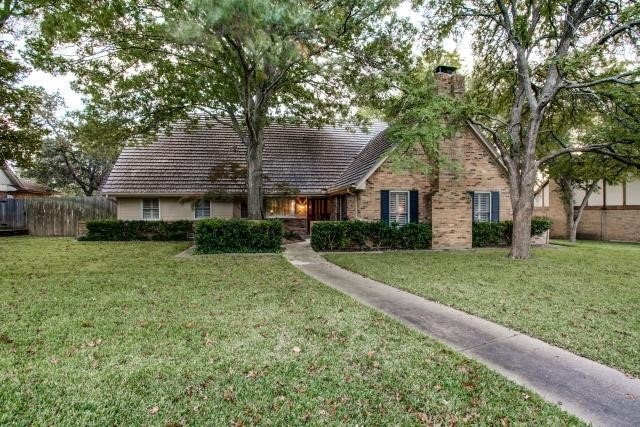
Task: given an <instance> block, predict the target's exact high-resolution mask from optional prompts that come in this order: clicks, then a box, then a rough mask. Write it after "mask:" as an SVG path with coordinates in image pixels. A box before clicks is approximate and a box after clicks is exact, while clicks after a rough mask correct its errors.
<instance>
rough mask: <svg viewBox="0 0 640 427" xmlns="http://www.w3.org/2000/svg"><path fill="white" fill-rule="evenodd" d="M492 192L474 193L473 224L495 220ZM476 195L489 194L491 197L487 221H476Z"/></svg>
mask: <svg viewBox="0 0 640 427" xmlns="http://www.w3.org/2000/svg"><path fill="white" fill-rule="evenodd" d="M491 193H492V192H491V191H474V192H473V200H472V201H471V203H472V209H473V222H491V218H493V200H492V197H491ZM476 194H487V195H489V203H488V204H487V205H488V206H489V219H488V220H486V221H481V220H476V218H475V217H476V215H475V214H476V212H477V210H476V206H475V205H476Z"/></svg>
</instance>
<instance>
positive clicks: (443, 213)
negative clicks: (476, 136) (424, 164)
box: [431, 138, 472, 249]
mask: <svg viewBox="0 0 640 427" xmlns="http://www.w3.org/2000/svg"><path fill="white" fill-rule="evenodd" d="M463 142H464V139H462V138H453V139H448V140H444V141H442V142H441V143H440V151H441V153H442V154H443V155H445V156H446V157H447V158H449V159H450V160H452V161H455V162H458V164H459V165H460V166H462V167H463V160H464V147H463V146H462V143H463ZM471 208H472V206H471V198H470V197H469V193H468V192H467V189H466V185H465V180H464V172H463V171H457V172H456V171H452V170H449V168H447V167H440V170H439V172H438V183H437V191H436V192H435V193H434V194H433V196H432V199H431V225H432V227H433V241H432V248H433V249H466V248H470V247H471V242H472V240H471V233H472V230H471V223H472V218H471V215H472V212H471Z"/></svg>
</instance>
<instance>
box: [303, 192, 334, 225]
mask: <svg viewBox="0 0 640 427" xmlns="http://www.w3.org/2000/svg"><path fill="white" fill-rule="evenodd" d="M330 219H331V214H330V213H329V199H327V198H323V199H308V202H307V231H309V230H310V229H311V222H312V221H328V220H330Z"/></svg>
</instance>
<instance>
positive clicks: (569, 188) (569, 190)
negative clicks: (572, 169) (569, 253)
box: [556, 178, 578, 242]
mask: <svg viewBox="0 0 640 427" xmlns="http://www.w3.org/2000/svg"><path fill="white" fill-rule="evenodd" d="M556 183H557V184H558V187H559V188H560V198H561V199H562V203H563V205H564V213H565V216H566V219H567V228H566V230H565V237H566V238H567V240H569V241H570V242H575V241H576V231H577V229H578V224H577V223H576V216H575V209H574V207H575V200H574V198H573V183H572V181H571V180H569V179H567V178H560V179H557V180H556Z"/></svg>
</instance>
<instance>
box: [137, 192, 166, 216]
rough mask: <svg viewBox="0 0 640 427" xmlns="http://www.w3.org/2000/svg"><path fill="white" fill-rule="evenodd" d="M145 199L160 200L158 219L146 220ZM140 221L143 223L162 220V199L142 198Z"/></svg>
mask: <svg viewBox="0 0 640 427" xmlns="http://www.w3.org/2000/svg"><path fill="white" fill-rule="evenodd" d="M144 199H158V218H145V217H144ZM140 219H141V220H143V221H160V220H162V203H160V197H142V198H140Z"/></svg>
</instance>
